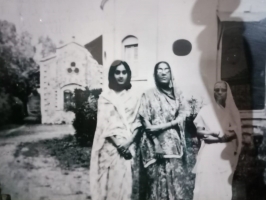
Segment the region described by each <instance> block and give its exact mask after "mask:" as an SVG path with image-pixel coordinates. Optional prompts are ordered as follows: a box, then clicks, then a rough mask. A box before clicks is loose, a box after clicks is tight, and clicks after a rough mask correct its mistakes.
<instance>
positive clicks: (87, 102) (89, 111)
mask: <svg viewBox="0 0 266 200" xmlns="http://www.w3.org/2000/svg"><path fill="white" fill-rule="evenodd" d="M101 92H102V89H93V90H89V89H88V88H86V89H85V91H84V90H80V89H76V90H75V96H74V101H75V106H73V107H72V108H69V109H70V110H71V111H73V112H74V113H75V119H74V121H73V126H74V128H75V130H76V134H75V136H76V138H77V141H78V142H79V143H80V144H81V145H82V146H88V145H91V144H92V142H93V138H94V133H95V130H96V125H97V106H98V99H99V95H100V94H101Z"/></svg>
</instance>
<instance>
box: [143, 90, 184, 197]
mask: <svg viewBox="0 0 266 200" xmlns="http://www.w3.org/2000/svg"><path fill="white" fill-rule="evenodd" d="M174 96H175V98H171V97H169V96H168V95H167V94H165V93H163V92H162V91H160V90H159V89H157V88H154V89H151V90H149V91H147V92H145V93H144V94H143V95H142V98H141V103H140V108H139V115H141V116H142V117H143V118H145V119H146V120H148V121H149V122H150V123H151V124H152V125H158V124H163V123H167V122H170V121H172V120H174V119H176V118H177V117H179V118H181V119H183V121H184V119H185V116H184V112H183V109H182V107H183V105H184V104H183V102H182V98H181V97H182V96H181V93H180V92H178V91H177V90H175V95H174ZM183 127H184V123H181V124H179V126H177V127H176V128H171V129H167V130H164V131H162V132H161V133H159V134H158V136H157V138H158V140H159V143H160V145H161V147H162V150H163V153H164V158H163V159H162V160H161V161H158V160H156V159H155V153H156V152H155V148H154V142H153V140H152V138H150V136H149V135H148V134H147V133H146V132H144V133H143V135H142V138H141V141H140V149H141V155H142V161H143V164H144V167H145V168H146V175H147V194H146V199H148V200H158V199H160V200H164V199H165V200H169V199H170V200H180V199H183V198H184V190H183V187H182V186H183V185H184V184H183V183H182V182H183V178H182V177H185V175H184V174H185V173H184V167H183V159H182V157H183V152H184V147H185V137H184V130H183Z"/></svg>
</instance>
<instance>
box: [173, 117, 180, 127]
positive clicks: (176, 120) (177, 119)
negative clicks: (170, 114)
mask: <svg viewBox="0 0 266 200" xmlns="http://www.w3.org/2000/svg"><path fill="white" fill-rule="evenodd" d="M181 123H183V119H181V118H176V119H174V120H173V121H171V125H172V126H177V125H179V124H181Z"/></svg>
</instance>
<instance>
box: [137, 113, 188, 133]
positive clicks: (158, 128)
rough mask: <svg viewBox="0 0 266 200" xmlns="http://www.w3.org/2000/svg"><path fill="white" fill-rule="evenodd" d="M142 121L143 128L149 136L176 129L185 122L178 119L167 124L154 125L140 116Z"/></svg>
mask: <svg viewBox="0 0 266 200" xmlns="http://www.w3.org/2000/svg"><path fill="white" fill-rule="evenodd" d="M140 119H141V123H142V126H143V128H144V129H145V131H146V132H147V133H148V134H149V135H154V134H156V133H158V132H160V131H162V130H165V129H168V128H172V127H175V126H177V125H178V124H179V123H182V122H183V120H182V119H180V118H176V119H174V120H173V121H171V122H168V123H165V124H158V125H152V124H151V123H150V122H149V121H148V120H147V119H145V118H143V117H142V116H140Z"/></svg>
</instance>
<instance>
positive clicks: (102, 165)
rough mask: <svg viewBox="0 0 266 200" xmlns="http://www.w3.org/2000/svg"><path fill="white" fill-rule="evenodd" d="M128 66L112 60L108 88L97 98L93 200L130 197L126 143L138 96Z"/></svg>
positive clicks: (120, 199)
mask: <svg viewBox="0 0 266 200" xmlns="http://www.w3.org/2000/svg"><path fill="white" fill-rule="evenodd" d="M130 80H131V70H130V68H129V66H128V64H127V63H126V62H124V61H115V62H113V64H112V65H111V67H110V70H109V88H110V89H109V90H106V91H104V92H103V93H102V94H101V95H100V98H99V100H98V116H97V117H98V122H97V128H96V132H95V136H94V141H93V147H92V153H91V162H90V163H91V164H90V185H91V191H90V192H91V196H92V200H129V199H131V193H132V172H131V161H130V159H131V157H132V154H131V153H130V151H129V146H130V145H131V144H132V143H133V141H134V138H135V136H136V131H137V129H136V131H135V132H134V134H132V132H131V128H132V130H134V127H132V126H133V124H132V123H133V121H134V120H135V118H136V113H137V110H138V99H137V98H136V96H135V94H134V93H133V92H132V89H131V84H130Z"/></svg>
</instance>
